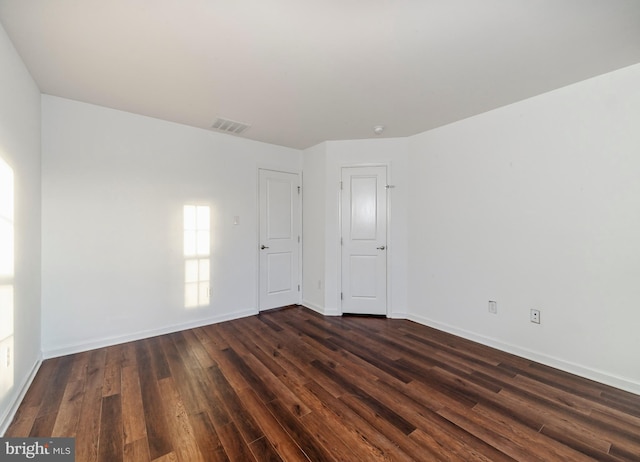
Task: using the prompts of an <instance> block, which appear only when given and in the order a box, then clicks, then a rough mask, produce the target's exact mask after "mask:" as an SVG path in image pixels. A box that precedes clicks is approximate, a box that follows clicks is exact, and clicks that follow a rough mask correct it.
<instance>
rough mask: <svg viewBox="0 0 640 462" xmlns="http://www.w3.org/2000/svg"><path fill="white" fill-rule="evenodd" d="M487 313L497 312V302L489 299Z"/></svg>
mask: <svg viewBox="0 0 640 462" xmlns="http://www.w3.org/2000/svg"><path fill="white" fill-rule="evenodd" d="M489 313H493V314H497V313H498V302H494V301H493V300H489Z"/></svg>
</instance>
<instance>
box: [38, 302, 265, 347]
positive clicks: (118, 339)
mask: <svg viewBox="0 0 640 462" xmlns="http://www.w3.org/2000/svg"><path fill="white" fill-rule="evenodd" d="M255 314H258V311H257V310H256V309H250V310H243V311H235V312H233V313H227V314H224V315H222V316H213V317H210V318H204V319H198V320H197V321H190V322H187V323H183V324H174V325H171V326H165V327H161V328H159V329H150V330H144V331H138V332H132V333H129V334H125V335H118V336H113V337H104V338H101V339H98V340H92V341H91V342H81V343H73V344H68V345H63V346H59V347H55V348H49V349H45V350H43V353H42V355H43V358H44V359H49V358H57V357H59V356H65V355H70V354H74V353H81V352H83V351H89V350H95V349H96V348H104V347H108V346H112V345H118V344H120V343H127V342H133V341H136V340H142V339H145V338H150V337H155V336H157V335H163V334H170V333H173V332H179V331H181V330H186V329H193V328H195V327H201V326H206V325H208V324H217V323H219V322H224V321H231V320H233V319H240V318H245V317H247V316H253V315H255Z"/></svg>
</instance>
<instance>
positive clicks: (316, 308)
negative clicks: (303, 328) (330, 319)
mask: <svg viewBox="0 0 640 462" xmlns="http://www.w3.org/2000/svg"><path fill="white" fill-rule="evenodd" d="M300 304H301V305H302V306H304V307H305V308H309V309H310V310H313V311H315V312H316V313H320V314H321V315H323V316H340V315H341V314H342V313H340V312H339V311H338V310H327V309H325V308H323V307H321V306H319V305H316V304H315V303H311V302H310V301H308V300H302V301H301V302H300Z"/></svg>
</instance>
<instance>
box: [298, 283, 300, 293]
mask: <svg viewBox="0 0 640 462" xmlns="http://www.w3.org/2000/svg"><path fill="white" fill-rule="evenodd" d="M298 292H300V284H298Z"/></svg>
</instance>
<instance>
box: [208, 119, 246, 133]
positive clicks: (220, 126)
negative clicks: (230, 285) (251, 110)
mask: <svg viewBox="0 0 640 462" xmlns="http://www.w3.org/2000/svg"><path fill="white" fill-rule="evenodd" d="M250 126H251V125H248V124H243V123H242V122H236V121H233V120H229V119H223V118H222V117H218V118H217V119H216V121H215V122H214V123H213V125H212V126H211V128H213V129H214V130H218V131H221V132H225V133H232V134H234V135H240V134H241V133H243V132H244V131H245V130H246V129H247V128H249V127H250Z"/></svg>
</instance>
